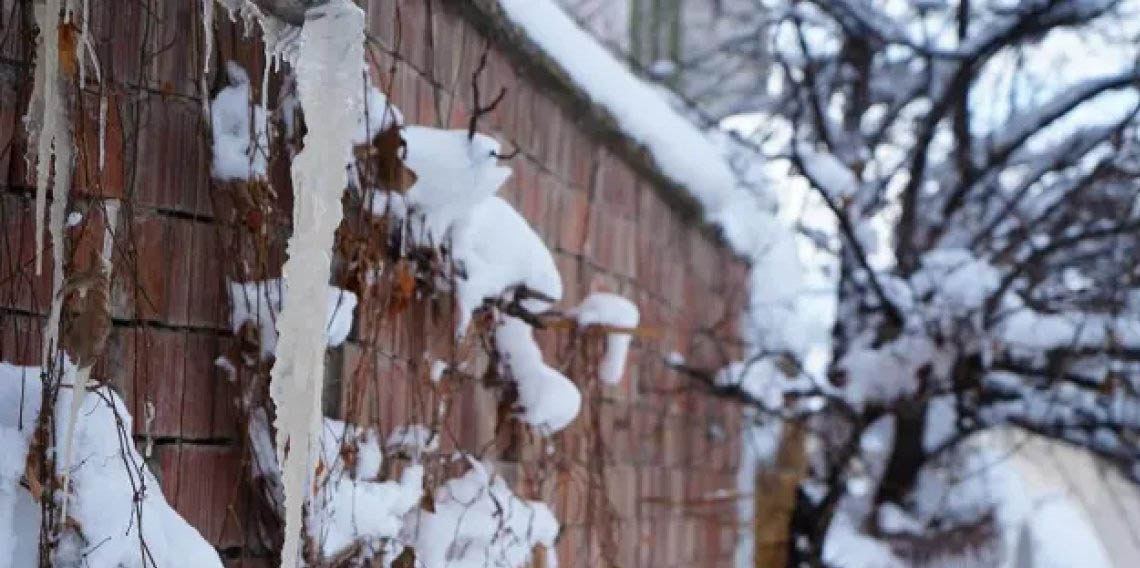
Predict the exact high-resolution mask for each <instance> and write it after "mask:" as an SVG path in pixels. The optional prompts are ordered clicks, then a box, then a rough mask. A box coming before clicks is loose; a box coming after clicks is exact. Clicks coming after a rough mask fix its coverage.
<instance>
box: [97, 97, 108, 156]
mask: <svg viewBox="0 0 1140 568" xmlns="http://www.w3.org/2000/svg"><path fill="white" fill-rule="evenodd" d="M106 162H107V93H102V94H100V95H99V173H103V165H104V164H105V163H106Z"/></svg>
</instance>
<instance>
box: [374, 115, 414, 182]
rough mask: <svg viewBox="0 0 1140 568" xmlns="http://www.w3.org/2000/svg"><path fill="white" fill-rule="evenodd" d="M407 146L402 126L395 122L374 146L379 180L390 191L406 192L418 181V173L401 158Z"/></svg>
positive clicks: (379, 137)
mask: <svg viewBox="0 0 1140 568" xmlns="http://www.w3.org/2000/svg"><path fill="white" fill-rule="evenodd" d="M405 147H406V145H405V143H404V138H403V137H402V136H400V127H399V126H397V125H395V124H393V125H392V126H389V127H388V128H387V129H385V130H384V131H383V132H381V133H380V135H379V136H377V137H376V142H375V145H374V148H375V159H376V169H377V175H378V176H379V180H378V181H379V182H380V185H381V186H383V187H385V188H387V189H388V190H389V191H395V192H397V193H404V192H406V191H408V189H409V188H411V187H412V184H414V183H415V182H416V174H415V173H414V172H412V170H409V169H408V168H407V166H405V165H404V161H403V160H402V159H401V154H402V152H403V151H404V148H405Z"/></svg>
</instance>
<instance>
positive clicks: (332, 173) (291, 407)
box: [270, 0, 364, 568]
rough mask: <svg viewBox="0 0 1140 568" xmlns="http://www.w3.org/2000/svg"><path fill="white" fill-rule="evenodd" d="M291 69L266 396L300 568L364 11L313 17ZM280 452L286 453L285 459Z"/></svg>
mask: <svg viewBox="0 0 1140 568" xmlns="http://www.w3.org/2000/svg"><path fill="white" fill-rule="evenodd" d="M299 45H300V49H299V51H298V52H297V54H296V59H295V65H294V69H295V70H296V75H297V91H298V93H299V95H300V101H301V108H302V111H303V112H304V113H305V114H306V115H307V116H320V117H321V120H314V121H312V122H310V123H309V124H308V127H309V131H308V133H307V134H306V135H305V144H304V149H302V150H301V152H300V153H299V154H297V157H296V159H295V160H294V162H293V168H292V175H293V188H294V192H295V200H294V204H293V236H292V237H291V238H290V239H289V244H288V249H287V252H288V256H289V260H288V261H287V262H286V263H285V266H284V268H283V274H284V278H285V282H286V289H285V301H284V309H283V310H282V312H281V317H280V319H279V320H278V329H279V330H280V332H281V333H280V339H279V340H278V344H277V345H278V348H277V362H276V364H274V366H273V371H272V380H271V382H270V395H271V396H272V398H273V402H274V403H275V404H276V406H277V420H276V426H277V436H278V437H277V454H278V456H277V457H278V459H279V460H280V462H281V464H282V467H281V471H282V480H283V482H284V487H285V526H284V532H285V544H284V547H283V548H282V551H281V559H282V563H281V565H282V566H283V567H285V568H296V566H298V560H299V553H300V537H301V526H302V511H303V509H302V507H303V506H304V503H305V499H306V496H307V495H308V494H309V491H308V487H309V480H310V475H311V474H312V472H313V466H314V465H315V464H314V460H313V455H314V448H313V446H314V445H315V444H316V443H318V441H319V439H320V438H319V435H318V434H319V433H318V430H317V427H318V419H319V418H320V408H321V390H322V389H321V381H322V377H323V376H324V352H325V343H326V340H325V335H326V333H327V332H326V330H325V328H324V326H323V323H324V322H325V321H327V320H328V313H327V311H328V305H327V304H325V303H324V302H312V301H310V299H311V298H314V297H321V296H322V295H323V294H324V293H325V290H327V287H328V281H329V273H330V260H331V259H330V256H331V251H332V245H333V234H334V232H335V231H336V227H337V225H338V224H339V223H340V220H341V215H342V214H341V204H340V198H341V195H342V193H343V192H344V189H345V186H346V185H347V172H346V171H345V168H344V164H345V163H346V162H347V161H348V156H349V153H350V151H351V140H352V135H353V132H354V131H355V128H356V118H357V116H358V113H359V112H360V105H361V93H360V89H359V84H360V81H359V75H360V70H361V66H362V65H363V63H364V12H363V11H361V9H360V8H358V7H356V6H354V5H353V4H352V3H351V2H349V1H348V0H332V1H330V2H328V3H327V4H324V5H321V6H318V7H315V8H312V9H310V10H309V12H308V13H307V14H306V19H305V24H304V26H303V28H302V30H301V41H300V43H299ZM286 444H288V446H289V452H288V453H286V452H285V447H286Z"/></svg>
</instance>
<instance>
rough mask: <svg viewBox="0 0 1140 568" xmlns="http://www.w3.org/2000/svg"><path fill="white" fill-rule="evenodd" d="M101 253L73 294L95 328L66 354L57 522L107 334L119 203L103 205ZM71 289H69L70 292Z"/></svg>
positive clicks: (62, 512)
mask: <svg viewBox="0 0 1140 568" xmlns="http://www.w3.org/2000/svg"><path fill="white" fill-rule="evenodd" d="M104 205H105V214H104V227H103V250H102V251H101V252H100V255H99V257H98V259H97V260H96V262H95V263H92V266H91V267H90V270H91V273H90V274H89V275H87V277H86V278H84V279H83V281H82V282H75V283H74V285H75V287H76V289H77V290H79V291H81V292H82V293H83V294H84V295H87V296H89V297H90V300H89V301H88V302H87V305H86V306H85V309H84V311H85V312H86V313H85V314H84V315H85V316H87V317H86V318H81V323H90V322H94V323H95V325H88V326H86V327H87V329H84V330H83V332H84V336H83V340H84V344H83V345H71V346H70V347H69V348H68V350H69V352H72V356H73V357H74V358H75V361H74V363H75V364H76V365H78V369H77V370H76V372H75V379H74V381H73V384H72V386H71V391H72V392H71V406H70V408H69V409H68V414H67V425H66V426H67V427H66V430H65V431H64V443H63V461H62V463H61V464H60V465H59V466H58V467H57V471H59V472H61V473H60V475H62V476H63V504H62V506H61V507H60V516H59V518H61V519H67V503H68V501H69V499H68V493H69V491H70V488H71V465H72V459H73V456H74V448H75V429H76V426H77V425H78V421H79V409H80V408H82V406H83V399H84V398H85V396H86V395H87V387H88V383H89V381H88V379H90V377H91V369H92V368H93V367H94V366H95V358H96V357H98V356H99V354H100V353H101V352H102V351H103V344H104V343H105V342H106V340H107V333H108V332H109V331H110V323H111V312H110V302H109V297H110V294H111V289H110V288H111V270H112V269H111V255H112V252H113V250H114V245H115V226H116V223H118V222H119V200H118V199H108V200H107V201H105V202H104ZM70 286H71V285H69V288H70Z"/></svg>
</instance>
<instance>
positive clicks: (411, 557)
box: [392, 546, 416, 568]
mask: <svg viewBox="0 0 1140 568" xmlns="http://www.w3.org/2000/svg"><path fill="white" fill-rule="evenodd" d="M392 568H416V549H415V548H414V547H411V546H406V547H404V551H403V552H401V553H400V555H399V556H397V557H396V559H395V560H393V561H392Z"/></svg>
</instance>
